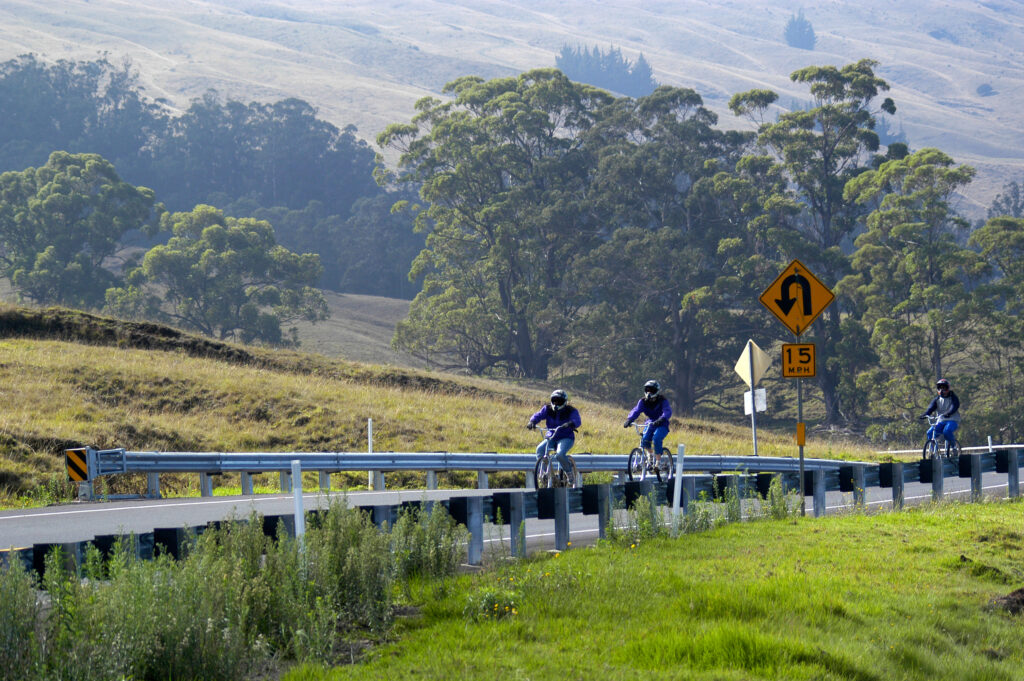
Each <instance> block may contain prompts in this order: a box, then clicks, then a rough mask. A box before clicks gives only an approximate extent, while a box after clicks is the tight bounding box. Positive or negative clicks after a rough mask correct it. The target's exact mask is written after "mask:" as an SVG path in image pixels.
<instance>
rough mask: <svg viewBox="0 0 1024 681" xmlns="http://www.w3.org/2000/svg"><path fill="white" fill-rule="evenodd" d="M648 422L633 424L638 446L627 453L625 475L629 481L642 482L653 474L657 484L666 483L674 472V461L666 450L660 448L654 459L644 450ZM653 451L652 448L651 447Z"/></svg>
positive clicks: (652, 455)
mask: <svg viewBox="0 0 1024 681" xmlns="http://www.w3.org/2000/svg"><path fill="white" fill-rule="evenodd" d="M650 424H651V422H650V421H646V422H644V423H634V424H633V427H634V428H636V433H637V435H639V436H640V446H639V447H635V448H633V451H631V452H630V453H629V464H628V465H627V466H626V475H627V476H628V477H629V479H630V480H644V479H646V478H647V476H648V475H650V474H651V473H653V474H654V475H655V476H656V477H657V478H658V482H668V481H669V480H670V479H671V478H672V475H673V474H674V472H675V469H676V467H675V460H674V459H673V458H672V453H671V452H670V451H668V449H667V448H665V447H662V448H661V452H660V454H659V455H658V456H657V457H655V456H654V452H653V451H648V450H646V449H644V446H643V445H644V430H645V429H646V428H647V426H648V425H650ZM651 449H652V450H653V449H654V448H653V446H652V447H651Z"/></svg>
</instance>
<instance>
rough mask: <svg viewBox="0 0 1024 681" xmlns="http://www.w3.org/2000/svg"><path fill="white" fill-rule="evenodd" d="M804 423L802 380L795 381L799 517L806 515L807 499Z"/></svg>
mask: <svg viewBox="0 0 1024 681" xmlns="http://www.w3.org/2000/svg"><path fill="white" fill-rule="evenodd" d="M803 422H804V379H802V378H798V379H796V423H797V426H796V428H797V446H798V447H799V448H800V515H801V516H805V515H807V497H806V496H804V440H803V437H802V433H801V429H800V426H802V425H803Z"/></svg>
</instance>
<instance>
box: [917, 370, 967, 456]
mask: <svg viewBox="0 0 1024 681" xmlns="http://www.w3.org/2000/svg"><path fill="white" fill-rule="evenodd" d="M935 390H936V392H937V393H938V394H937V395H936V396H935V397H934V398H932V401H931V404H929V405H928V408H927V409H925V411H924V413H923V414H921V415H920V416H919V417H918V418H919V419H922V420H923V419H924V418H926V417H927V416H928V414H931V413H932V412H935V413H937V414H938V415H939V422H938V423H936V424H935V425H934V426H932V427H931V428H929V429H928V439H931V438H932V437H934V436H935V435H937V434H941V435H942V436H943V437H944V438H946V440H947V441H949V442H950V443H951V444H953V445H954V446H955V445H956V436H954V435H953V433H954V432H956V429H957V428H959V427H960V398H959V397H957V396H956V393H955V392H953V391H952V390H950V388H949V381H947V380H946V379H944V378H940V379H939V380H938V381H936V382H935Z"/></svg>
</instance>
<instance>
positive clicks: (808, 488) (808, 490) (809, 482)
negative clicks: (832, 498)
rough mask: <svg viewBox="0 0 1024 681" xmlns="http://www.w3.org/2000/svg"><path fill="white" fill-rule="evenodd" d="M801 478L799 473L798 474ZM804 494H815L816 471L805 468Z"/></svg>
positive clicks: (807, 495) (806, 495) (808, 495)
mask: <svg viewBox="0 0 1024 681" xmlns="http://www.w3.org/2000/svg"><path fill="white" fill-rule="evenodd" d="M797 479H799V475H797ZM804 496H805V497H810V496H814V471H808V470H804Z"/></svg>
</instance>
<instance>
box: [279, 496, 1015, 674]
mask: <svg viewBox="0 0 1024 681" xmlns="http://www.w3.org/2000/svg"><path fill="white" fill-rule="evenodd" d="M1022 510H1024V508H1022V506H1021V504H1020V503H990V504H976V505H960V504H948V505H941V506H931V507H926V508H922V509H919V510H914V511H909V512H905V513H886V514H880V515H870V516H868V515H848V516H842V517H830V518H826V519H818V520H811V519H801V520H760V521H757V522H750V523H735V524H730V525H725V526H719V527H717V528H716V529H714V530H712V531H708V532H704V533H700V534H690V535H684V536H683V537H682V538H680V539H677V540H671V539H667V538H656V539H651V540H648V541H640V542H636V541H633V540H628V539H627V540H624V541H622V542H617V543H605V544H603V545H600V546H598V547H596V548H592V549H574V550H570V551H568V552H564V553H562V554H560V555H557V556H556V557H551V558H541V559H537V560H533V561H527V562H522V563H515V564H507V565H504V566H499V567H496V568H495V569H492V570H488V571H486V572H483V573H480V574H476V575H470V576H464V577H462V578H460V580H459V581H458V582H457V584H456V586H455V587H454V588H453V589H451V590H450V592H449V594H448V595H447V596H446V597H444V598H441V599H439V600H432V601H424V602H421V603H419V604H418V605H419V606H420V611H419V614H418V616H416V617H412V618H406V619H404V620H402V621H400V622H399V623H398V624H397V625H396V627H395V629H394V631H393V637H394V640H393V642H392V643H389V644H386V645H381V646H379V647H376V648H373V649H372V650H371V651H370V652H369V653H368V654H367V655H366V656H365V658H364V659H363V660H361V661H359V662H358V663H356V664H351V665H346V666H342V667H337V668H333V669H326V668H323V667H317V666H305V667H301V668H298V669H294V670H292V671H291V672H290V673H289V674H287V675H285V677H284V679H285V681H327V680H330V681H340V680H342V679H381V678H417V679H452V678H459V679H469V680H471V679H496V678H510V679H559V680H561V679H595V678H596V679H695V680H697V679H699V680H704V679H707V680H711V679H736V680H740V679H743V680H747V679H836V680H838V679H850V680H853V681H870V680H874V679H878V680H882V679H886V680H889V679H929V680H936V679H950V680H951V681H952V680H958V681H959V680H962V679H990V680H993V681H994V680H1003V679H1005V680H1007V681H1010V680H1012V679H1020V678H1021V674H1022V672H1021V669H1022V668H1024V667H1022V664H1024V626H1022V625H1024V620H1022V619H1021V616H1020V615H1011V614H1009V613H1008V612H1006V611H1005V610H1003V609H1001V608H999V607H997V606H995V605H993V599H994V598H996V597H1000V596H1003V595H1006V594H1008V593H1010V592H1011V591H1013V590H1014V589H1016V588H1018V587H1020V586H1021V585H1022V583H1024V572H1022V570H1024V522H1022V520H1021V517H1022V514H1021V511H1022ZM494 605H497V606H498V610H497V611H495V610H494V607H493V606H494ZM506 605H508V606H509V610H508V614H504V613H505V612H506V611H505V606H506ZM489 612H499V613H502V614H503V615H502V616H500V617H493V616H492V617H487V616H484V615H483V613H489Z"/></svg>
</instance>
